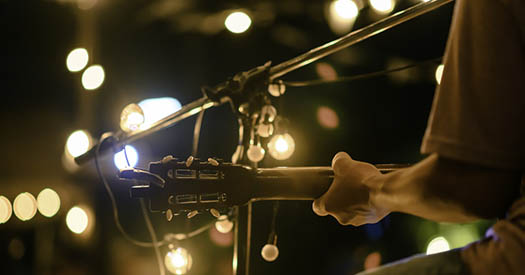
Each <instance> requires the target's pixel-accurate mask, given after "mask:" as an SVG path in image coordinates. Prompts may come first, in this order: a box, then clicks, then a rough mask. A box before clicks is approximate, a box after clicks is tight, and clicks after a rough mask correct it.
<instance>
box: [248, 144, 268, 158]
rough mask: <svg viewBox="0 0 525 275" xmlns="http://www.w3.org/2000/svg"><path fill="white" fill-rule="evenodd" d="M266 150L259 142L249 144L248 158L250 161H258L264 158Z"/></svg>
mask: <svg viewBox="0 0 525 275" xmlns="http://www.w3.org/2000/svg"><path fill="white" fill-rule="evenodd" d="M265 153H266V151H265V150H264V148H262V146H261V145H260V144H257V145H253V144H250V147H248V152H247V155H248V159H249V160H250V161H252V162H259V161H261V160H262V159H263V158H264V154H265Z"/></svg>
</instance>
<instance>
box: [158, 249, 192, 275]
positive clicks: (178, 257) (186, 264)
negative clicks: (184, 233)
mask: <svg viewBox="0 0 525 275" xmlns="http://www.w3.org/2000/svg"><path fill="white" fill-rule="evenodd" d="M164 265H165V266H166V269H167V270H168V271H169V272H171V273H173V274H186V272H188V271H189V270H190V269H191V265H192V258H191V255H190V253H188V250H186V249H184V248H182V247H178V248H176V249H174V248H170V250H169V251H168V253H166V256H165V257H164Z"/></svg>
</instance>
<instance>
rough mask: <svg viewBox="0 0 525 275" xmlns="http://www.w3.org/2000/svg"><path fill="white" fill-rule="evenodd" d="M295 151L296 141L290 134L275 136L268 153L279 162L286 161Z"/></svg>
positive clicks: (269, 144) (271, 140)
mask: <svg viewBox="0 0 525 275" xmlns="http://www.w3.org/2000/svg"><path fill="white" fill-rule="evenodd" d="M294 151H295V141H294V140H293V138H292V136H291V135H290V134H288V133H285V134H281V135H274V136H273V137H272V138H271V139H270V142H269V143H268V152H269V153H270V155H271V156H272V157H273V158H274V159H277V160H285V159H288V158H290V157H291V156H292V154H293V152H294Z"/></svg>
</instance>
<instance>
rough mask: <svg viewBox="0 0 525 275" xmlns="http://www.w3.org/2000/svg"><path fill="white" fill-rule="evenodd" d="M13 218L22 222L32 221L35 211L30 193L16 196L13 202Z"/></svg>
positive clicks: (35, 206) (33, 200)
mask: <svg viewBox="0 0 525 275" xmlns="http://www.w3.org/2000/svg"><path fill="white" fill-rule="evenodd" d="M13 209H14V212H15V216H16V217H18V218H19V219H20V220H22V221H28V220H30V219H32V218H33V217H34V216H35V214H36V211H37V203H36V199H35V197H34V196H33V195H31V194H30V193H27V192H24V193H20V194H19V195H18V196H16V198H15V201H14V202H13Z"/></svg>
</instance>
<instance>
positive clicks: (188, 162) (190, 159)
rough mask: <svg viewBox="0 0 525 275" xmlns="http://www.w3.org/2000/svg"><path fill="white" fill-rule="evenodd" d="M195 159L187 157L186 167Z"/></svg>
mask: <svg viewBox="0 0 525 275" xmlns="http://www.w3.org/2000/svg"><path fill="white" fill-rule="evenodd" d="M194 159H195V158H194V157H193V156H189V157H188V158H187V159H186V167H190V166H191V164H192V163H193V160H194Z"/></svg>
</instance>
